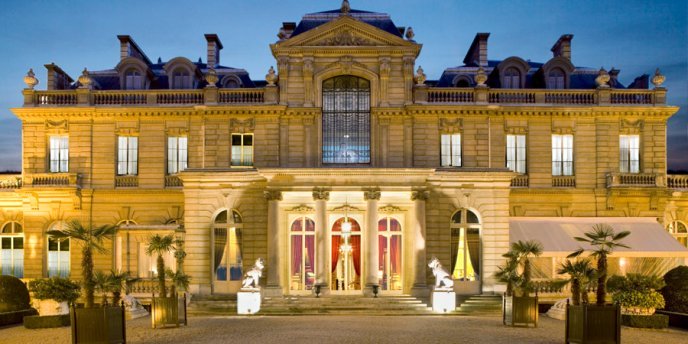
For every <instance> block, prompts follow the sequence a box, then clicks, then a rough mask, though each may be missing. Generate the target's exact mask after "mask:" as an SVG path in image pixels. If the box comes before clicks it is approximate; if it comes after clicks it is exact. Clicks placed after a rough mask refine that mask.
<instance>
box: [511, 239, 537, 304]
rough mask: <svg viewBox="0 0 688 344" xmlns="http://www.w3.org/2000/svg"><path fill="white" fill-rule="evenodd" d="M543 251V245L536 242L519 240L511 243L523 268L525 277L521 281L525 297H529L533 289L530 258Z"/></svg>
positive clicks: (512, 249)
mask: <svg viewBox="0 0 688 344" xmlns="http://www.w3.org/2000/svg"><path fill="white" fill-rule="evenodd" d="M542 250H543V248H542V244H541V243H540V242H538V241H535V240H528V241H522V240H519V241H517V242H514V243H511V251H513V254H515V255H516V257H517V261H518V263H519V264H521V265H522V266H523V277H522V280H521V291H522V292H523V296H529V295H530V291H531V290H532V287H533V286H532V285H531V282H530V280H531V278H532V268H531V266H530V258H531V257H537V256H539V255H541V254H542Z"/></svg>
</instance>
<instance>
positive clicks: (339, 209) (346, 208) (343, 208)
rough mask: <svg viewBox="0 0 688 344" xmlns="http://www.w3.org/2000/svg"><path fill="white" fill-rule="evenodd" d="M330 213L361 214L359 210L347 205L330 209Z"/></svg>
mask: <svg viewBox="0 0 688 344" xmlns="http://www.w3.org/2000/svg"><path fill="white" fill-rule="evenodd" d="M330 212H335V213H356V212H361V209H358V208H356V207H352V206H350V205H348V204H345V205H343V206H341V207H336V208H332V209H330Z"/></svg>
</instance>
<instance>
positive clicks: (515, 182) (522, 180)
mask: <svg viewBox="0 0 688 344" xmlns="http://www.w3.org/2000/svg"><path fill="white" fill-rule="evenodd" d="M511 187H512V188H527V187H528V175H527V174H521V175H518V176H516V177H514V178H513V179H511Z"/></svg>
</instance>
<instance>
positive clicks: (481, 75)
mask: <svg viewBox="0 0 688 344" xmlns="http://www.w3.org/2000/svg"><path fill="white" fill-rule="evenodd" d="M486 81H487V74H485V69H483V66H480V67H478V74H476V75H475V83H476V84H478V86H485V82H486Z"/></svg>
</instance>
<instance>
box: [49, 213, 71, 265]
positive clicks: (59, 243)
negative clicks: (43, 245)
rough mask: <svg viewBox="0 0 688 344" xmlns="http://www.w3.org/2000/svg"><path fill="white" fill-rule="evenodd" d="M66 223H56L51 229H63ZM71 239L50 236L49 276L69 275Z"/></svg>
mask: <svg viewBox="0 0 688 344" xmlns="http://www.w3.org/2000/svg"><path fill="white" fill-rule="evenodd" d="M62 229H64V223H62V222H58V223H56V224H54V225H53V226H52V227H51V228H50V230H62ZM69 247H70V239H57V238H53V237H51V236H48V277H55V276H59V277H69V270H70V267H69V259H70V258H69Z"/></svg>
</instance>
